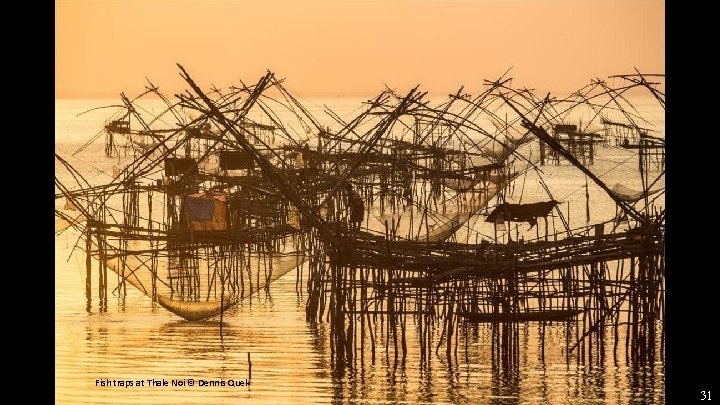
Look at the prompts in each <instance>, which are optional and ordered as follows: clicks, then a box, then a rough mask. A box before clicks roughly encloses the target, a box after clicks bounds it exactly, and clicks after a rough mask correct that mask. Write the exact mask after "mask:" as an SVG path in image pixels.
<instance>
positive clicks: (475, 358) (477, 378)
mask: <svg viewBox="0 0 720 405" xmlns="http://www.w3.org/2000/svg"><path fill="white" fill-rule="evenodd" d="M107 104H112V102H104V101H81V100H72V101H66V100H60V101H58V102H57V105H56V151H57V153H59V154H60V155H61V156H63V157H64V158H67V159H68V161H69V162H70V163H71V164H73V165H75V166H76V168H78V169H80V170H81V171H82V172H83V173H84V174H86V175H87V176H88V179H89V180H91V181H92V182H105V181H108V180H109V176H108V173H111V171H112V167H113V166H114V165H116V164H117V163H118V161H117V159H110V158H106V157H104V156H103V154H102V138H101V139H99V140H98V142H97V144H95V145H93V146H91V147H90V148H88V150H86V151H85V152H84V153H83V154H81V155H79V156H78V157H77V158H70V157H68V155H69V153H70V152H72V151H73V150H74V149H75V148H76V147H77V146H79V145H80V144H82V143H83V142H84V141H85V140H86V139H88V138H89V137H90V136H92V135H94V134H95V133H97V131H98V130H99V128H100V127H101V125H102V122H103V120H104V119H105V118H107V116H108V115H109V114H108V112H109V111H111V110H105V111H100V112H96V113H92V114H88V115H85V116H82V117H80V118H75V115H76V114H77V113H79V112H81V111H84V110H86V109H88V108H91V107H94V106H98V105H107ZM339 104H342V103H339ZM343 105H345V104H343ZM346 105H347V107H346V109H345V110H344V111H347V112H349V111H351V110H352V107H351V105H352V106H356V105H357V104H355V102H352V103H346ZM340 110H341V111H340V112H342V111H343V110H342V108H340ZM625 158H626V157H624V156H614V155H608V156H607V161H605V162H604V163H603V161H602V160H600V161H599V162H598V163H597V164H598V167H597V170H598V171H599V172H603V171H605V170H610V169H611V168H612V167H614V166H616V165H617V163H616V162H621V161H623V160H624V159H625ZM603 164H605V165H607V168H603V166H602V165H603ZM633 167H634V166H632V165H630V168H628V169H627V170H631V169H632V168H633ZM570 172H571V171H569V168H567V167H559V168H550V169H548V176H549V177H548V178H550V179H552V177H553V176H554V177H555V178H557V179H560V178H562V179H565V178H566V177H567V175H568V174H569V173H570ZM607 176H617V178H618V179H620V178H623V177H626V173H625V171H623V170H622V169H621V170H619V171H611V172H608V174H607ZM61 180H67V179H61ZM581 184H582V185H584V178H582V177H577V178H574V179H572V181H565V180H563V181H560V180H557V181H556V187H557V188H556V189H554V190H557V195H556V198H557V199H561V198H565V199H567V200H570V201H571V205H572V207H571V208H570V209H571V210H572V212H577V213H578V215H575V216H576V217H580V215H579V213H581V212H582V213H583V215H584V211H583V210H582V208H583V206H584V203H585V199H584V189H583V190H582V191H581V192H578V191H577V188H578V186H579V185H581ZM527 187H528V189H527V190H525V192H527V193H531V192H533V191H532V188H531V185H530V182H528V186H527ZM590 191H591V198H598V199H602V198H603V196H602V193H601V192H600V191H599V190H595V189H593V187H592V186H591V187H590ZM581 197H582V198H581ZM60 205H61V202H60V201H58V206H60ZM575 207H576V208H575ZM609 211H612V212H602V210H600V211H599V212H593V215H598V216H607V215H612V213H613V212H614V210H612V209H610V210H609ZM596 219H601V218H599V217H598V218H595V217H593V220H596ZM575 221H579V219H576V220H575ZM582 222H584V217H583V218H582ZM578 224H579V222H578ZM533 233H534V231H533ZM77 237H78V234H77V233H75V232H67V233H64V234H62V235H61V236H58V237H57V238H56V250H55V263H56V271H55V281H56V297H55V303H56V324H55V327H56V331H55V338H56V354H55V360H56V382H55V384H56V402H57V403H62V404H84V403H88V404H89V403H94V404H106V403H146V404H166V403H167V404H195V403H203V404H204V403H208V404H210V403H267V404H276V403H334V402H339V403H368V404H370V403H372V404H378V403H467V404H545V403H551V404H584V403H604V404H627V403H649V404H659V403H664V371H663V367H664V365H663V363H662V361H661V360H660V359H659V358H658V360H657V361H656V362H655V363H654V365H653V366H652V367H645V368H641V369H632V368H629V367H628V366H627V364H626V363H625V354H624V351H623V349H622V347H623V345H622V344H621V345H620V351H619V352H618V361H617V364H615V362H614V361H613V358H612V355H608V356H607V357H608V358H607V361H606V362H605V365H604V366H603V367H597V366H595V367H591V366H589V365H578V364H577V362H576V360H575V357H574V356H571V357H570V359H569V361H568V359H567V358H566V356H565V354H563V353H562V348H564V347H565V344H564V341H565V333H566V331H565V326H564V325H562V326H549V327H548V328H547V329H546V336H545V342H546V343H545V357H544V359H542V358H541V356H540V339H539V330H538V329H539V327H538V326H537V325H536V324H528V325H524V326H521V328H520V365H519V367H517V368H515V369H511V370H503V369H498V368H496V367H494V366H493V365H492V362H491V357H490V356H491V353H490V328H489V327H484V326H480V327H479V328H478V329H477V330H476V331H475V332H473V333H471V334H470V336H469V337H468V338H467V342H466V341H465V340H464V339H461V341H460V349H459V350H458V355H457V357H453V358H451V359H448V358H447V357H446V356H445V353H444V350H443V349H441V350H440V351H439V354H438V355H437V356H436V355H434V354H433V356H432V358H431V361H430V364H429V365H425V366H423V367H421V366H420V361H419V351H418V344H417V337H416V335H415V334H414V333H413V332H412V331H413V326H414V325H410V324H409V325H408V331H409V342H408V345H409V348H408V356H407V358H406V359H405V361H404V362H402V361H400V360H398V361H397V362H395V361H394V358H393V356H392V354H391V355H390V356H389V357H386V355H385V350H384V349H383V348H382V346H380V347H378V348H377V351H376V357H375V359H374V361H373V360H372V359H371V357H370V354H369V347H368V349H367V350H366V352H365V357H364V359H360V358H358V359H357V362H356V363H355V364H354V367H352V369H349V368H346V369H341V370H335V369H334V367H333V363H332V362H331V357H330V342H329V328H328V325H327V324H311V323H308V322H306V321H305V299H304V297H303V296H302V291H300V292H298V291H296V287H295V281H296V271H292V272H290V273H288V274H287V275H285V276H284V277H282V278H281V279H279V280H278V281H276V282H275V283H274V284H272V286H271V293H270V294H266V293H264V292H263V293H258V294H255V295H253V296H251V297H249V298H246V299H245V300H244V301H242V302H241V303H240V305H239V306H238V307H237V308H234V309H233V310H232V311H231V312H229V313H227V314H226V316H225V319H224V321H225V323H224V325H223V335H222V339H221V336H220V333H219V332H220V328H219V326H220V325H219V323H218V322H214V321H208V322H187V321H183V320H181V319H180V318H178V317H176V316H174V315H173V314H171V313H169V312H167V311H166V310H164V309H163V308H161V307H153V304H152V303H151V301H150V299H149V298H147V297H145V296H144V295H142V294H140V293H139V292H137V291H135V290H134V289H131V288H129V289H128V294H127V296H126V297H124V298H120V297H118V296H117V294H111V295H110V297H109V299H108V304H109V307H108V310H107V312H104V313H99V312H98V311H97V291H96V289H97V280H92V281H93V288H94V290H93V301H92V303H91V306H90V309H89V310H88V309H87V302H86V299H85V267H84V266H85V262H84V260H85V258H84V254H83V253H82V252H80V251H79V250H77V251H76V252H75V254H74V255H71V250H72V248H73V246H74V244H75V242H76V239H77ZM94 277H97V275H96V274H94ZM113 277H115V275H114V274H113V273H110V275H109V279H110V284H111V285H112V280H113ZM623 331H624V329H623V328H621V330H620V332H621V334H622V332H623ZM438 334H439V333H438ZM378 336H380V332H378ZM573 336H574V332H573ZM608 336H612V333H611V332H608ZM623 340H624V339H623ZM606 346H607V348H608V353H612V340H611V339H610V340H608V342H606ZM465 347H467V351H466V350H465ZM248 353H250V361H251V363H252V378H251V385H250V386H249V387H247V386H235V387H230V386H227V385H226V386H224V387H222V386H199V382H200V380H207V381H220V380H222V381H224V382H225V383H226V384H227V383H229V382H230V381H233V382H240V381H242V382H245V380H246V379H248V378H250V368H249V364H248ZM358 357H359V356H358ZM104 379H109V380H111V381H112V380H132V381H133V383H135V382H136V381H137V380H143V381H144V384H145V386H140V387H136V386H133V387H112V386H111V387H102V386H97V385H96V381H97V380H104ZM148 379H155V380H167V381H168V384H170V383H171V381H172V380H181V381H186V382H187V381H189V380H190V379H192V380H193V381H194V385H193V386H187V385H186V386H167V387H164V386H163V387H149V386H147V385H148V382H147V380H148Z"/></svg>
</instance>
